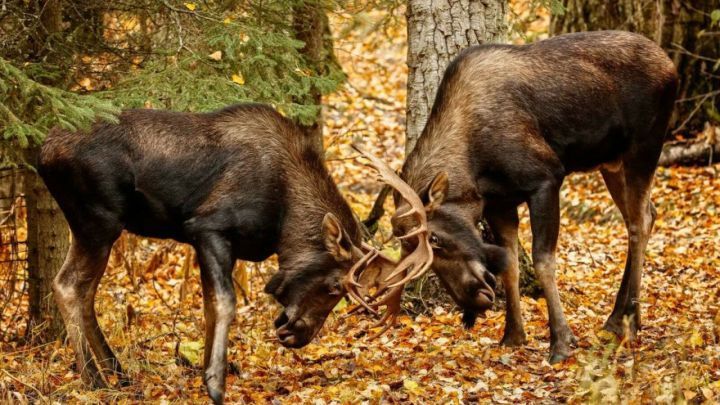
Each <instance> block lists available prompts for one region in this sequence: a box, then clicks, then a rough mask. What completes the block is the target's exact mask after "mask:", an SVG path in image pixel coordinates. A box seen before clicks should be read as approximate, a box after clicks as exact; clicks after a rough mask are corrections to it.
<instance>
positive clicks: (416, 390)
mask: <svg viewBox="0 0 720 405" xmlns="http://www.w3.org/2000/svg"><path fill="white" fill-rule="evenodd" d="M403 388H405V390H406V391H408V392H411V393H413V394H415V395H419V394H421V393H422V389H421V388H420V385H419V384H418V383H416V382H415V381H413V380H405V381H403Z"/></svg>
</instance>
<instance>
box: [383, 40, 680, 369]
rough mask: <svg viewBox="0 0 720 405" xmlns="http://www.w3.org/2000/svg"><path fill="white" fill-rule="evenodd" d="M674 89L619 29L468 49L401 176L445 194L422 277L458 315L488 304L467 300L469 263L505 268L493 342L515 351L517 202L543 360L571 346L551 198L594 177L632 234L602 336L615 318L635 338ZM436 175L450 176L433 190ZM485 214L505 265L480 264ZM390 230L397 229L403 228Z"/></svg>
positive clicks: (654, 54)
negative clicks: (498, 332)
mask: <svg viewBox="0 0 720 405" xmlns="http://www.w3.org/2000/svg"><path fill="white" fill-rule="evenodd" d="M676 86H677V76H676V72H675V68H674V66H673V64H672V62H671V61H670V59H669V58H668V57H667V55H665V53H664V52H663V50H662V49H661V48H660V47H658V46H657V45H656V44H655V43H653V42H652V41H650V40H648V39H646V38H644V37H642V36H640V35H636V34H631V33H626V32H618V31H604V32H588V33H580V34H569V35H563V36H559V37H555V38H552V39H549V40H545V41H540V42H538V43H535V44H532V45H525V46H513V45H483V46H478V47H473V48H469V49H467V50H465V51H464V52H463V53H462V54H461V55H460V56H458V57H457V58H456V59H455V60H454V61H453V62H452V63H451V65H450V66H449V67H448V69H447V71H446V72H445V76H444V78H443V81H442V84H441V86H440V88H439V91H438V94H437V97H436V100H435V104H434V106H433V110H432V113H431V115H430V117H429V119H428V123H427V126H426V128H425V130H424V131H423V133H422V135H421V137H420V138H419V140H418V143H417V146H416V148H415V149H414V150H413V152H412V153H411V154H410V155H409V156H408V158H407V160H406V163H405V165H404V167H403V172H402V175H403V178H404V179H405V180H406V181H407V182H408V183H409V184H410V185H411V186H412V187H413V188H414V189H415V190H416V191H417V192H418V193H420V194H421V196H425V198H426V201H429V200H430V199H431V197H432V193H433V189H435V190H436V193H437V194H438V195H439V196H441V197H442V198H441V199H440V200H441V203H440V204H439V203H437V201H436V203H435V204H434V207H433V210H432V213H431V214H432V217H431V218H430V229H431V231H432V232H433V234H434V236H435V237H436V239H437V240H438V241H439V242H438V244H439V245H441V246H439V247H438V248H437V249H436V253H435V257H436V260H435V263H434V267H433V268H434V270H435V271H436V273H437V274H438V275H439V276H440V278H441V279H442V280H443V282H444V283H445V285H446V286H447V287H448V289H449V291H450V292H451V295H452V296H453V297H454V298H455V299H456V301H457V302H458V303H459V304H460V305H461V306H463V307H464V308H465V309H466V311H468V312H469V313H471V314H473V313H477V312H478V311H480V310H483V309H484V308H485V307H486V306H487V302H486V301H487V300H486V299H484V298H487V296H485V297H483V296H480V295H479V294H478V290H482V289H486V287H487V285H486V283H485V282H484V281H483V280H478V279H477V278H478V277H476V275H477V273H479V271H476V272H475V274H472V275H470V267H471V266H470V265H469V263H473V262H474V263H481V264H483V266H484V268H487V269H489V270H490V271H491V272H494V273H500V272H502V274H503V278H504V280H503V281H504V285H505V288H506V295H507V298H508V305H507V319H506V328H505V336H504V337H503V342H504V343H506V344H509V345H517V344H521V343H523V342H524V341H525V332H524V330H523V322H522V315H521V312H520V301H519V293H518V286H517V283H518V268H517V267H518V264H517V225H518V218H517V209H516V207H517V206H518V205H519V204H522V203H527V204H528V205H529V208H530V219H531V225H532V232H533V249H532V250H533V261H534V265H535V269H536V272H537V274H538V278H539V280H540V282H541V284H542V285H543V288H544V291H545V296H546V299H547V302H548V309H549V314H550V325H551V340H552V344H551V352H552V353H551V360H552V361H559V360H561V359H564V358H565V357H567V356H568V355H569V353H570V344H571V343H572V341H573V340H574V337H573V335H572V332H571V331H570V329H569V327H568V325H567V323H566V321H565V317H564V315H563V311H562V307H561V304H560V299H559V294H558V292H557V288H556V286H555V278H554V277H555V276H554V274H555V249H556V244H557V236H558V228H559V205H558V204H559V203H558V199H559V195H558V194H559V189H560V186H561V184H562V182H563V178H564V177H565V176H566V175H568V174H569V173H572V172H576V171H587V170H594V169H598V168H599V169H600V170H601V171H602V174H603V176H604V178H605V181H606V183H607V185H608V188H609V190H610V192H611V194H612V196H613V199H614V201H615V202H616V204H617V205H618V207H619V208H620V210H621V212H622V214H623V217H624V218H625V222H626V224H627V227H628V231H629V234H630V244H629V248H628V252H629V253H628V261H627V266H626V270H625V275H624V276H623V282H622V285H621V287H620V292H619V293H618V298H617V301H616V304H615V308H614V310H613V313H612V315H611V316H610V318H609V320H608V322H607V323H606V328H607V329H609V330H611V331H614V332H617V333H619V334H622V331H623V329H622V323H623V317H625V316H627V317H628V318H629V321H630V330H631V333H632V334H634V333H635V332H636V330H637V329H638V328H639V325H640V318H639V305H638V296H639V295H638V294H639V287H640V273H641V267H642V257H643V255H644V250H645V245H646V243H647V238H648V236H649V234H650V230H651V228H652V222H653V220H654V217H655V210H654V208H652V203H651V202H650V199H649V194H650V187H651V184H652V177H653V173H654V171H655V167H656V165H657V160H658V157H659V154H660V151H661V148H662V142H663V137H664V135H665V131H666V126H667V122H668V119H669V117H670V114H671V111H672V107H673V102H674V99H675V92H676ZM440 172H446V173H447V174H448V178H449V180H448V181H445V182H442V181H438V179H439V177H438V174H439V173H440ZM433 179H435V180H433ZM438 183H441V184H438ZM483 217H485V218H486V219H487V220H488V222H489V224H490V225H491V228H492V231H493V233H494V236H495V239H496V240H497V241H498V242H499V244H500V245H501V246H502V247H504V248H505V249H506V250H507V257H508V259H509V260H507V261H505V262H501V263H506V265H504V266H501V267H497V266H495V265H493V264H492V260H490V261H488V257H495V256H496V254H494V253H493V254H488V253H487V252H488V249H492V247H490V246H488V245H484V244H483V243H482V241H481V237H480V233H479V232H478V230H477V227H476V224H477V223H478V221H479V220H480V219H481V218H483ZM395 222H396V223H395V226H396V228H397V229H396V231H397V232H398V233H402V232H404V231H405V229H404V228H407V227H409V226H411V225H410V224H405V223H403V221H402V220H397V221H395ZM475 267H476V270H477V269H479V268H480V267H478V266H477V264H475ZM481 278H482V277H481ZM478 300H479V302H478ZM480 304H483V305H480ZM466 318H467V317H466ZM468 323H470V322H468Z"/></svg>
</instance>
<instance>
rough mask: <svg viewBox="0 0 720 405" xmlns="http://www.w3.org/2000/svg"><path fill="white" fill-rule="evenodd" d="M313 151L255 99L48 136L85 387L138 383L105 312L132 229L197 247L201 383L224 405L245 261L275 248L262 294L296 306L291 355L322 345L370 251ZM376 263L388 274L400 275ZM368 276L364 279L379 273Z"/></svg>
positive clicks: (69, 314)
mask: <svg viewBox="0 0 720 405" xmlns="http://www.w3.org/2000/svg"><path fill="white" fill-rule="evenodd" d="M311 145H312V143H311V142H310V141H309V139H307V138H306V137H305V136H304V135H303V133H302V132H301V131H300V130H299V129H298V128H297V127H296V126H295V125H294V124H293V123H292V122H290V121H289V120H288V119H286V118H283V117H282V116H281V115H280V114H278V113H277V112H276V111H275V110H273V109H271V108H270V107H267V106H263V105H254V104H248V105H236V106H233V107H228V108H225V109H223V110H220V111H217V112H212V113H206V114H192V113H175V112H166V111H157V110H129V111H126V112H124V113H123V114H122V115H121V116H120V118H119V123H117V124H110V123H97V124H95V125H94V126H93V128H92V130H91V131H90V133H89V134H85V133H80V132H76V133H73V132H68V131H63V130H59V129H54V130H52V131H51V132H50V134H49V135H48V138H47V140H46V142H45V144H44V145H43V147H42V152H41V156H40V163H39V172H40V174H41V175H42V177H43V179H44V180H45V183H46V184H47V186H48V188H49V189H50V192H51V193H52V195H53V196H54V197H55V199H56V200H57V202H58V204H59V205H60V207H61V209H62V211H63V213H64V214H65V217H66V218H67V220H68V222H69V224H70V228H71V230H72V234H73V240H72V246H71V247H70V251H69V253H68V256H67V259H66V261H65V264H64V265H63V267H62V269H61V271H60V272H59V274H58V275H57V277H56V279H55V284H54V289H55V298H56V300H57V302H58V305H59V307H60V310H61V312H62V315H63V318H64V320H65V324H66V326H67V331H68V337H69V339H70V341H71V343H72V345H73V347H74V349H75V353H76V360H77V365H78V369H79V370H80V372H81V375H82V379H83V380H84V381H85V382H87V383H89V384H91V385H94V386H97V387H104V386H106V382H105V380H104V378H103V373H115V374H117V375H118V376H119V377H120V378H121V380H125V381H126V378H127V377H126V376H125V374H124V373H123V370H122V368H121V366H120V362H119V361H118V360H117V358H116V357H115V355H114V354H113V352H112V350H111V349H110V347H109V346H108V343H107V341H106V340H105V337H104V336H103V333H102V331H101V330H100V327H99V325H98V322H97V319H96V316H95V309H94V298H95V292H96V290H97V287H98V284H99V283H100V279H101V277H102V275H103V273H104V272H105V267H106V264H107V260H108V255H109V254H110V249H111V247H112V245H113V242H114V241H115V240H116V239H117V238H118V237H119V236H120V233H121V231H122V230H123V229H126V230H128V231H130V232H133V233H136V234H138V235H143V236H150V237H157V238H172V239H175V240H177V241H180V242H186V243H189V244H191V245H192V246H193V247H194V248H195V250H196V252H197V257H198V261H199V263H200V276H201V281H202V289H203V300H204V307H205V322H206V332H205V355H204V369H205V370H204V380H205V383H206V385H207V389H208V393H209V395H210V397H211V398H212V400H213V401H214V402H216V403H219V402H222V401H223V398H224V392H225V372H226V363H227V358H226V351H227V343H228V329H229V326H230V324H231V322H232V320H233V317H234V315H235V302H236V300H235V293H234V290H233V285H232V279H231V273H232V269H233V265H234V263H235V261H236V260H237V259H240V260H250V261H260V260H264V259H265V258H267V257H268V256H270V255H272V254H274V253H277V254H278V259H279V264H280V270H279V271H278V272H277V273H276V274H275V275H274V276H273V277H272V279H271V280H270V281H269V282H268V284H267V286H266V288H265V291H266V292H268V293H270V294H272V295H273V296H274V297H275V298H276V299H277V301H279V302H280V303H281V304H282V305H283V306H284V307H285V308H284V311H283V312H282V314H281V315H280V316H279V317H278V318H277V320H276V321H275V327H276V328H277V337H278V339H279V340H280V342H281V343H282V344H283V345H284V346H287V347H294V348H297V347H302V346H304V345H306V344H308V343H309V342H310V341H311V340H312V338H313V337H314V336H315V335H316V333H317V332H318V330H319V329H320V327H321V326H322V324H323V322H324V320H325V318H326V317H327V315H328V314H329V313H330V311H331V310H332V308H333V307H334V306H335V305H336V304H337V302H338V301H339V300H340V298H341V297H342V296H343V295H344V294H345V292H346V291H345V285H346V284H345V282H346V279H347V277H346V275H347V273H348V271H349V269H350V268H351V267H352V266H353V263H354V262H356V261H358V260H360V259H361V258H363V257H365V256H366V254H367V253H366V251H369V248H368V247H367V246H365V247H363V245H362V244H361V240H360V234H359V229H358V225H357V223H356V221H355V219H354V217H353V215H352V212H351V210H350V208H349V206H348V205H347V203H346V202H345V200H344V199H343V198H342V196H341V195H340V193H339V192H338V190H337V187H336V186H335V184H334V183H333V181H332V179H331V177H330V176H329V174H328V173H327V171H326V169H325V167H324V165H323V160H322V158H321V155H320V153H321V152H320V151H317V150H314V149H313V147H312V146H311ZM380 259H382V258H380ZM373 263H375V264H377V265H379V267H380V268H382V269H383V271H382V272H381V273H380V274H382V275H387V274H388V269H392V268H393V266H392V263H388V262H387V261H383V260H374V261H373ZM370 267H372V266H370ZM363 269H364V272H367V273H365V274H366V276H365V277H364V278H365V279H367V278H368V277H369V276H368V275H370V274H374V273H373V269H371V268H368V266H367V265H363ZM366 282H368V283H370V282H372V280H368V281H366ZM93 355H94V357H95V359H96V361H97V363H96V362H95V361H93Z"/></svg>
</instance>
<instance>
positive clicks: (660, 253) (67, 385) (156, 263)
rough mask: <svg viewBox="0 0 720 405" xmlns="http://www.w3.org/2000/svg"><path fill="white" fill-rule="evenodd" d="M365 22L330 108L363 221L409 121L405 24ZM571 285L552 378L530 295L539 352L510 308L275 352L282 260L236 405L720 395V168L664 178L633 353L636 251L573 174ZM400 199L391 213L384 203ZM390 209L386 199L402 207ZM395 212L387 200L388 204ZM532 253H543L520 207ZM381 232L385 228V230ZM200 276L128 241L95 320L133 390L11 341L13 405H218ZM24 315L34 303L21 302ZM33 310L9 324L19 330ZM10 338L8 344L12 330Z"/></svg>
mask: <svg viewBox="0 0 720 405" xmlns="http://www.w3.org/2000/svg"><path fill="white" fill-rule="evenodd" d="M375 22H376V20H375V19H373V18H371V17H368V19H367V21H365V22H364V23H363V24H360V25H358V26H356V27H354V28H353V30H352V32H351V33H349V34H347V35H346V36H344V37H343V38H342V39H341V40H339V41H338V47H339V50H338V57H339V58H340V60H341V62H342V63H343V65H344V67H345V69H346V72H347V73H348V76H349V80H348V84H347V85H346V86H345V88H344V89H343V90H342V91H341V92H339V93H337V94H335V95H332V96H330V97H328V99H327V100H326V103H327V105H328V109H327V111H326V131H327V132H326V134H327V136H326V146H327V149H328V163H329V166H330V167H331V169H332V172H333V175H334V177H335V179H336V180H337V181H338V183H339V185H340V187H341V190H342V191H343V193H344V194H345V196H346V197H347V198H348V200H349V201H350V202H351V204H352V206H353V208H354V209H355V210H356V211H357V212H358V213H359V215H360V216H363V215H364V214H365V213H366V212H367V211H368V210H369V208H370V205H371V204H372V200H373V198H374V193H375V192H377V190H378V189H379V185H377V184H375V183H374V176H372V175H368V172H367V169H365V168H364V167H363V166H362V165H361V164H359V163H357V162H356V161H354V160H353V157H354V155H355V154H354V152H352V150H351V149H350V148H349V146H348V145H349V144H350V142H352V141H360V142H363V143H365V144H366V145H368V148H369V149H371V150H372V151H373V152H375V153H376V154H377V155H379V156H383V157H385V158H386V159H387V160H389V161H391V164H392V165H393V167H395V168H397V167H399V166H400V164H401V162H402V158H403V152H402V150H403V141H402V139H403V130H404V115H405V111H404V108H405V80H406V77H407V68H406V66H405V44H406V40H405V28H404V27H403V26H400V25H399V24H398V25H392V24H391V25H377V24H375ZM562 201H563V202H562V225H561V233H560V241H559V249H558V266H559V271H558V275H557V279H558V284H559V289H560V294H561V298H562V301H563V305H564V308H565V312H566V315H567V318H568V322H569V324H570V327H571V328H572V329H573V331H574V332H575V335H576V336H577V337H578V348H577V349H576V350H575V353H574V356H573V357H572V358H571V359H569V360H567V361H565V362H564V363H561V364H557V365H553V366H551V365H550V364H548V363H547V361H546V358H547V355H548V350H549V329H548V323H547V310H546V306H545V303H544V301H543V299H542V298H540V299H537V300H536V299H532V298H527V297H524V298H523V300H522V309H523V315H524V318H525V325H526V332H527V334H528V339H529V341H528V343H527V344H526V345H525V346H523V347H520V348H514V349H510V348H505V347H500V346H498V344H497V342H498V340H499V338H500V337H501V335H502V331H503V321H504V314H503V311H502V310H501V309H498V310H495V311H489V312H488V314H487V317H486V318H480V319H478V322H477V324H476V325H475V327H474V328H472V329H471V330H466V329H464V328H463V327H462V325H461V322H460V314H459V312H458V311H457V309H455V308H454V307H453V306H452V304H451V303H448V304H447V305H446V306H439V307H437V308H435V309H434V310H433V311H432V313H430V314H427V315H419V316H416V317H409V316H404V317H402V318H401V319H400V322H399V325H398V326H397V327H395V328H394V329H392V330H391V331H390V332H389V333H388V334H386V335H385V336H383V337H382V338H380V339H379V340H377V341H368V340H367V338H365V337H356V336H357V335H358V334H361V331H363V330H364V327H365V326H366V325H367V324H368V322H369V320H368V319H366V318H364V317H362V316H355V317H351V318H345V317H343V316H342V314H343V312H344V311H345V309H344V308H342V305H340V306H339V307H338V308H337V310H336V312H335V313H333V314H331V316H330V317H329V319H328V321H327V322H326V324H325V326H324V327H323V330H322V331H321V333H320V335H319V336H318V337H317V338H316V339H315V341H314V342H313V343H312V344H310V345H308V346H307V347H305V348H303V349H300V350H289V349H285V348H283V347H282V346H280V345H279V344H278V343H277V339H276V338H275V334H274V329H273V327H272V321H273V319H274V318H275V316H276V314H277V312H278V306H277V305H276V304H275V303H273V302H272V300H271V299H270V298H269V297H267V296H266V295H265V294H263V293H262V286H263V283H264V281H265V280H267V278H268V277H269V274H271V273H272V272H273V271H274V270H275V269H276V266H277V265H276V263H275V262H274V261H272V260H270V261H268V262H266V263H263V264H260V265H253V264H248V265H242V264H241V265H238V268H237V269H236V281H237V284H238V287H239V288H242V289H243V290H244V291H245V292H246V294H245V296H246V298H245V299H244V298H240V300H239V301H240V305H239V308H238V311H237V317H236V320H235V324H234V326H233V328H232V332H231V336H230V350H229V361H230V364H231V367H230V374H229V377H228V381H227V397H226V398H227V400H228V401H232V402H247V403H264V402H268V401H270V402H272V403H298V402H305V403H318V404H322V403H331V402H333V401H335V402H338V403H359V402H364V401H367V402H369V403H377V402H412V403H428V402H443V403H445V402H450V403H452V402H474V401H480V402H488V401H493V402H496V403H518V402H547V403H549V402H556V401H569V402H587V401H590V402H616V401H620V400H623V401H628V402H631V403H647V402H660V403H681V402H684V401H688V402H692V403H702V402H705V401H707V402H715V401H720V176H719V175H718V173H717V166H716V167H715V168H693V169H686V168H660V169H659V170H658V172H657V175H656V180H655V185H654V188H653V201H654V203H655V205H656V207H657V210H658V213H659V216H658V220H657V221H656V223H655V230H654V232H653V235H652V238H651V240H650V243H649V246H648V250H647V263H646V265H645V273H644V278H643V286H644V288H643V292H642V301H641V308H642V313H643V326H644V327H643V330H642V332H641V333H640V335H639V339H638V340H637V341H636V342H634V343H628V342H619V341H617V339H615V338H614V337H613V336H610V335H608V334H607V333H605V332H602V331H601V327H602V324H603V322H604V320H605V319H606V317H607V316H608V315H609V313H610V310H611V308H612V304H613V302H614V294H615V293H616V291H617V289H618V286H619V284H620V279H621V275H622V269H623V268H624V260H625V251H626V244H627V235H626V231H625V228H624V225H623V222H622V219H621V218H620V214H619V212H618V211H617V209H616V208H615V207H614V205H613V204H612V201H611V200H610V197H609V194H608V193H607V191H606V190H605V188H604V185H603V184H602V179H601V177H600V176H599V175H598V174H578V175H573V176H571V177H569V178H568V179H567V181H566V184H565V185H564V186H563V190H562ZM388 204H389V203H388ZM389 205H390V204H389ZM388 208H389V209H391V208H392V207H391V206H388ZM522 211H523V221H522V241H523V245H524V246H525V247H526V248H527V247H529V246H530V241H531V239H530V234H529V230H528V222H527V213H526V212H525V211H526V210H525V209H524V208H523V209H522ZM383 232H384V233H385V235H386V236H387V235H388V233H389V230H388V226H387V223H384V224H383ZM201 303H202V300H201V290H200V286H199V274H198V268H197V265H196V264H195V263H194V259H193V255H192V252H191V251H190V249H188V248H187V247H186V246H183V245H180V244H176V243H170V242H160V241H153V240H147V239H140V238H136V237H133V236H129V235H125V236H124V237H123V238H122V239H121V240H120V241H119V242H118V244H117V245H116V247H115V250H114V253H113V255H112V258H111V263H110V266H109V267H108V270H107V272H106V275H105V277H104V279H103V281H102V284H101V285H100V289H99V292H98V297H97V312H98V314H99V319H100V324H101V326H102V328H103V330H104V331H105V334H106V336H107V337H108V340H109V342H110V344H111V345H112V346H113V347H114V348H115V351H116V353H117V355H118V357H119V358H120V359H121V361H122V362H123V364H124V366H125V368H126V369H127V370H128V372H129V373H130V374H131V376H132V378H133V384H132V385H131V386H129V387H125V388H117V389H116V388H113V389H106V390H100V391H88V390H85V389H84V388H83V387H82V385H81V383H80V380H79V376H78V373H77V372H76V370H74V369H73V366H71V364H72V363H73V354H72V351H71V350H70V349H69V348H68V347H67V346H66V345H63V344H61V343H60V342H58V343H55V344H49V345H42V346H38V345H23V344H21V343H20V342H10V343H0V344H1V345H2V347H1V350H0V367H1V370H0V401H5V400H11V401H12V400H19V401H41V402H54V401H58V402H62V403H65V402H78V403H79V402H82V403H86V402H90V403H93V402H98V403H99V402H103V403H104V402H115V401H120V402H140V401H153V402H206V394H205V390H204V387H203V383H202V377H201V370H200V364H199V363H200V358H201V353H202V334H203V332H202V331H203V330H204V321H203V316H202V307H201ZM19 305H21V309H22V306H25V305H26V303H24V302H23V303H19ZM21 315H22V310H21V311H20V315H18V317H17V318H13V319H3V320H0V321H2V328H3V329H4V330H5V331H6V332H8V331H10V332H13V331H14V334H16V335H22V334H23V329H24V327H25V326H24V321H22V319H23V318H22V316H21ZM12 334H13V333H10V335H12Z"/></svg>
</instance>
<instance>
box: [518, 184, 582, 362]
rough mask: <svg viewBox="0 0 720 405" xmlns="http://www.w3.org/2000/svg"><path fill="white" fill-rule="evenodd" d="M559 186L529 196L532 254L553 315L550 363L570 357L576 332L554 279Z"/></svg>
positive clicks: (550, 314) (558, 221)
mask: <svg viewBox="0 0 720 405" xmlns="http://www.w3.org/2000/svg"><path fill="white" fill-rule="evenodd" d="M559 192H560V187H559V185H556V184H552V183H551V184H548V185H546V186H544V187H541V188H540V190H538V191H537V192H535V193H534V194H533V195H532V196H531V198H530V203H529V207H530V227H531V230H532V235H533V244H532V256H533V264H534V267H535V272H536V273H537V276H538V280H539V281H540V284H541V285H542V288H543V292H544V294H545V300H546V301H547V307H548V317H549V318H550V319H549V321H550V363H557V362H560V361H563V360H565V359H566V358H568V357H569V356H570V354H571V352H572V349H571V345H572V344H574V343H575V342H576V339H575V335H573V332H572V330H570V327H569V326H568V324H567V321H566V320H565V314H564V313H563V308H562V303H561V302H560V294H559V292H558V289H557V283H556V281H555V271H556V268H557V265H556V262H555V249H556V247H557V239H558V232H559V227H560V202H559V199H560V196H559Z"/></svg>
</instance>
